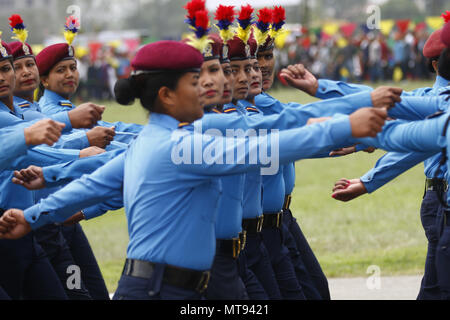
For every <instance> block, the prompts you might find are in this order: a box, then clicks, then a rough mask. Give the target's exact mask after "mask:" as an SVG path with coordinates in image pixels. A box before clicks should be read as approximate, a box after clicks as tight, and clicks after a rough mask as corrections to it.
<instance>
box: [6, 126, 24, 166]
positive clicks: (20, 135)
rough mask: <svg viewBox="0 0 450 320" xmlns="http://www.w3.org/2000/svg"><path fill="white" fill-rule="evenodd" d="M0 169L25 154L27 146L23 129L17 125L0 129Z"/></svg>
mask: <svg viewBox="0 0 450 320" xmlns="http://www.w3.org/2000/svg"><path fill="white" fill-rule="evenodd" d="M0 141H1V142H2V143H1V144H0V171H2V170H4V169H5V168H7V167H8V165H9V164H10V163H11V162H12V161H13V160H14V159H15V158H17V157H19V156H22V155H25V154H26V153H27V150H28V146H27V144H26V142H25V133H24V129H23V128H21V127H20V126H19V127H17V126H16V127H9V128H3V129H0Z"/></svg>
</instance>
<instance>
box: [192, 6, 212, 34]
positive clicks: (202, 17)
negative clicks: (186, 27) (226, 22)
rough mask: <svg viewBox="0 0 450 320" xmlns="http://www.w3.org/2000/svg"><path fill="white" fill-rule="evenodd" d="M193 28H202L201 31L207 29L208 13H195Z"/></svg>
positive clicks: (204, 11)
mask: <svg viewBox="0 0 450 320" xmlns="http://www.w3.org/2000/svg"><path fill="white" fill-rule="evenodd" d="M195 26H196V27H197V28H200V27H201V28H203V30H206V29H208V26H209V19H208V11H206V10H200V11H197V12H196V13H195Z"/></svg>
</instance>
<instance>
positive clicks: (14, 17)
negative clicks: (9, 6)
mask: <svg viewBox="0 0 450 320" xmlns="http://www.w3.org/2000/svg"><path fill="white" fill-rule="evenodd" d="M9 21H10V22H9V25H10V26H11V28H14V27H15V26H16V25H18V24H21V23H22V24H23V20H22V17H21V16H20V15H18V14H13V15H12V16H11V17H9Z"/></svg>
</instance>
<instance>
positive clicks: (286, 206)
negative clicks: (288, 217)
mask: <svg viewBox="0 0 450 320" xmlns="http://www.w3.org/2000/svg"><path fill="white" fill-rule="evenodd" d="M291 200H292V196H291V195H290V194H288V195H287V196H286V199H285V200H284V204H283V210H287V209H289V207H290V206H291Z"/></svg>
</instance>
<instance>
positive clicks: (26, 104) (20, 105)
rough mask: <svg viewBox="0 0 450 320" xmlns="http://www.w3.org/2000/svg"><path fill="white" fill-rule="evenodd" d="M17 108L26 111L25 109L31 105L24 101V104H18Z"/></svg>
mask: <svg viewBox="0 0 450 320" xmlns="http://www.w3.org/2000/svg"><path fill="white" fill-rule="evenodd" d="M17 106H19V107H20V108H22V109H26V108H29V107H31V103H29V102H28V101H24V102H21V103H18V104H17Z"/></svg>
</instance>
